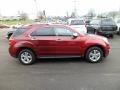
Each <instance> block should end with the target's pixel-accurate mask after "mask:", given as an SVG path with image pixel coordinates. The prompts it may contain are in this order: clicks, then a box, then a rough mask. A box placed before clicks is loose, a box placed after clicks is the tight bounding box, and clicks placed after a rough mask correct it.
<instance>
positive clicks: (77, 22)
mask: <svg viewBox="0 0 120 90" xmlns="http://www.w3.org/2000/svg"><path fill="white" fill-rule="evenodd" d="M68 25H70V26H71V27H72V28H75V29H76V30H77V31H78V32H80V33H81V34H86V33H87V28H86V24H85V22H84V20H82V19H69V20H68Z"/></svg>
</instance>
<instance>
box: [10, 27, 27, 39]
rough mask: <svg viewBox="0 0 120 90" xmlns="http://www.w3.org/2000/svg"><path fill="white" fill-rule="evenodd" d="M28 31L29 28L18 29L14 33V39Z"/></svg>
mask: <svg viewBox="0 0 120 90" xmlns="http://www.w3.org/2000/svg"><path fill="white" fill-rule="evenodd" d="M26 30H27V28H18V29H16V30H15V31H14V33H13V35H12V36H13V37H16V36H19V35H21V34H22V33H24V32H25V31H26Z"/></svg>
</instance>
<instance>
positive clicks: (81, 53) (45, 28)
mask: <svg viewBox="0 0 120 90" xmlns="http://www.w3.org/2000/svg"><path fill="white" fill-rule="evenodd" d="M26 28H27V27H26ZM109 49H110V46H109V42H108V40H107V38H105V37H102V36H97V35H89V34H81V33H79V31H77V30H75V29H72V28H71V27H70V26H66V25H58V24H40V25H33V26H32V27H31V28H30V29H21V30H16V31H15V32H14V33H13V35H12V36H11V38H10V39H9V53H10V55H11V56H13V57H17V58H18V59H19V61H20V62H21V63H22V64H25V65H30V64H33V63H34V62H35V60H36V58H45V57H47V58H49V57H53V58H54V57H57V58H63V57H84V58H85V59H86V60H88V61H89V62H91V63H96V62H99V61H101V60H103V57H106V56H107V55H108V54H109Z"/></svg>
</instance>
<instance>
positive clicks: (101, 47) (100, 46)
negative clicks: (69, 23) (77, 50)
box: [84, 44, 105, 57]
mask: <svg viewBox="0 0 120 90" xmlns="http://www.w3.org/2000/svg"><path fill="white" fill-rule="evenodd" d="M92 47H99V48H100V49H101V50H102V51H103V56H104V57H105V50H104V48H103V46H102V45H98V44H96V45H91V46H89V47H87V48H86V49H85V53H84V57H85V55H86V53H87V51H88V49H90V48H92Z"/></svg>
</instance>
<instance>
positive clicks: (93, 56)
mask: <svg viewBox="0 0 120 90" xmlns="http://www.w3.org/2000/svg"><path fill="white" fill-rule="evenodd" d="M85 58H86V59H87V60H88V61H89V62H91V63H97V62H100V61H101V60H102V59H103V50H102V49H101V48H99V47H91V48H89V49H88V50H87V52H86V55H85Z"/></svg>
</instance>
